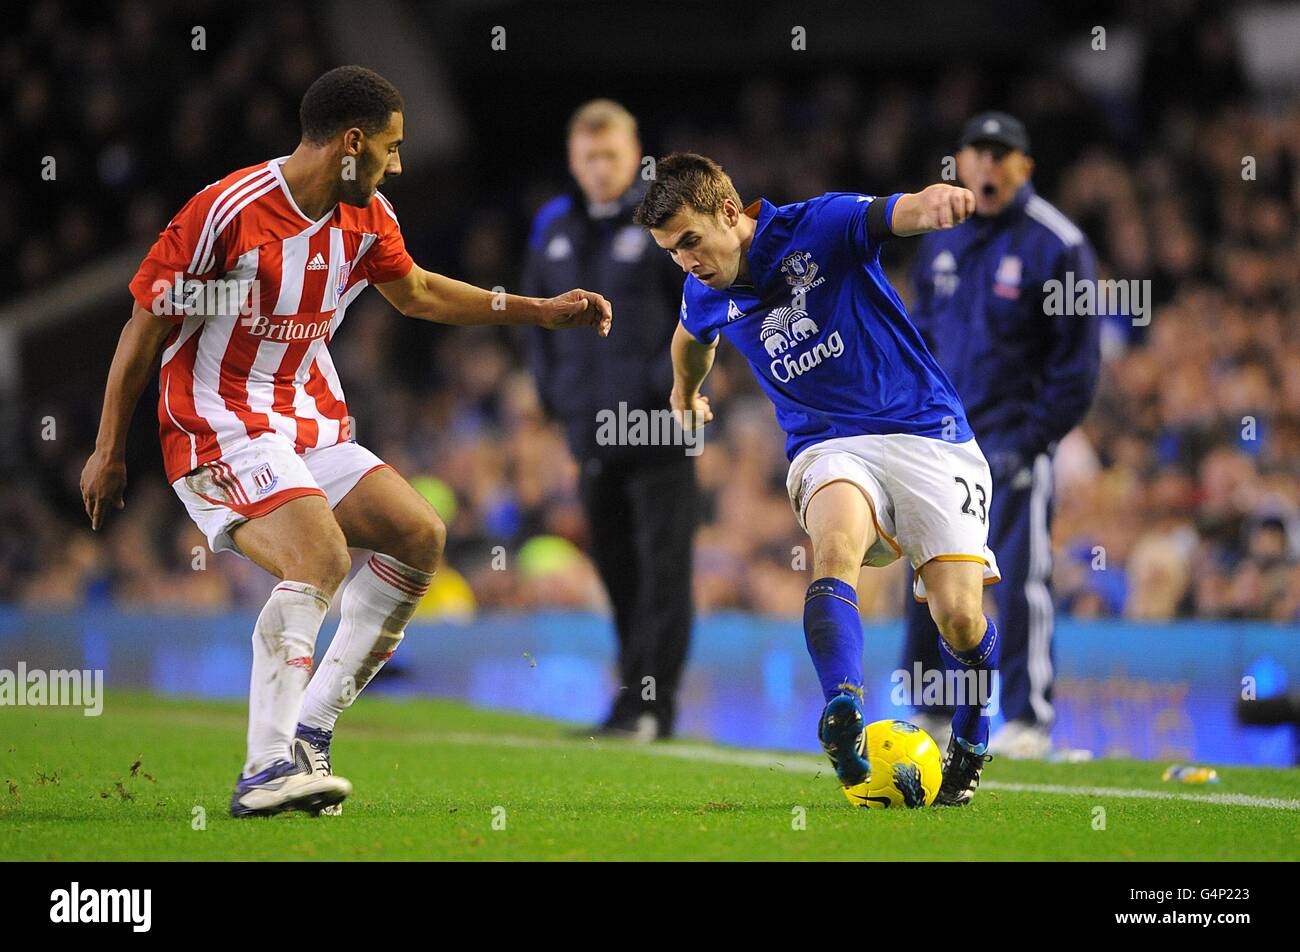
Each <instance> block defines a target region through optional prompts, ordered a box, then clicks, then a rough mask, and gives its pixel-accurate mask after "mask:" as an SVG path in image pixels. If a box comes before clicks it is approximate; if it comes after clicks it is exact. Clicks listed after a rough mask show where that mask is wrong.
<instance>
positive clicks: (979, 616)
mask: <svg viewBox="0 0 1300 952" xmlns="http://www.w3.org/2000/svg"><path fill="white" fill-rule="evenodd" d="M933 614H934V623H935V625H936V626H937V627H938V629H939V633H940V634H942V635H943V637H944V640H945V641H947V642H948V644H950V645H952V646H953V647H954V648H956V649H957V650H958V651H967V650H969V649H971V648H974V647H975V646H976V645H978V644H979V643H980V639H981V638H982V637H983V636H984V631H983V627H984V612H983V610H982V609H981V607H980V606H979V605H976V604H968V603H963V602H957V603H954V604H952V605H946V606H940V607H939V608H937V609H935V610H934V611H933Z"/></svg>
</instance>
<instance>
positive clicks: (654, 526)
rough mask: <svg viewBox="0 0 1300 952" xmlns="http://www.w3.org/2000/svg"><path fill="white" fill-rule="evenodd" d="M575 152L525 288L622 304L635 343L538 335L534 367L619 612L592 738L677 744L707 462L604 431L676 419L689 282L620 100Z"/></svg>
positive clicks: (579, 118) (591, 116) (585, 108)
mask: <svg viewBox="0 0 1300 952" xmlns="http://www.w3.org/2000/svg"><path fill="white" fill-rule="evenodd" d="M568 148H569V170H570V172H571V173H572V174H573V178H574V181H575V182H576V183H577V187H576V188H575V189H573V190H571V191H570V192H566V193H565V194H563V195H561V196H559V197H557V198H555V199H553V200H552V201H550V202H549V203H547V204H546V205H544V206H543V207H542V208H541V210H540V211H539V212H538V213H537V217H536V219H535V220H534V223H533V229H532V235H531V237H530V239H529V243H528V245H529V247H528V257H527V263H526V265H525V269H524V282H523V287H524V289H534V290H535V289H540V288H549V287H557V286H559V284H563V283H564V282H565V281H566V280H569V279H570V278H572V277H574V276H577V275H582V276H583V279H584V280H586V281H588V282H589V286H590V287H598V288H600V289H601V290H602V291H603V292H604V293H605V294H607V295H608V297H609V299H610V300H611V301H614V302H616V303H617V307H618V311H619V314H620V315H622V316H623V317H624V319H625V321H626V332H625V333H623V334H622V335H617V334H616V335H614V336H613V337H610V338H609V339H608V340H602V341H601V343H602V344H606V345H608V346H605V347H584V346H581V345H579V346H574V344H573V342H572V341H567V340H564V339H562V337H561V335H558V334H549V333H548V334H535V335H533V339H532V342H531V343H532V348H531V362H532V369H533V373H534V376H535V378H536V381H537V390H538V393H539V395H540V397H541V401H542V404H543V406H544V407H545V409H546V411H547V413H548V415H550V416H551V417H552V418H553V419H556V420H558V421H560V422H561V423H562V424H563V425H564V428H565V433H566V436H567V438H568V443H569V450H570V452H572V453H573V455H574V457H575V458H576V459H577V461H578V463H579V465H580V466H581V468H582V473H581V477H580V479H581V484H580V492H581V495H582V503H583V508H584V509H585V511H586V514H587V522H588V524H589V527H590V534H591V554H592V558H593V560H594V561H595V563H596V567H597V569H598V570H599V572H600V576H601V580H602V581H603V582H604V583H605V589H606V591H607V592H608V593H609V600H610V603H611V605H612V607H613V610H614V627H615V630H616V632H617V635H618V646H619V655H618V688H617V695H616V696H615V699H614V703H613V705H612V706H611V708H610V711H609V715H608V717H607V718H606V719H605V720H604V722H603V723H602V724H600V725H598V726H597V727H596V728H594V731H593V732H594V733H599V734H602V735H605V736H621V737H627V738H630V739H637V740H657V739H662V738H666V737H670V736H671V735H672V733H673V721H674V718H675V714H676V695H677V686H678V684H679V683H680V681H681V676H682V669H683V667H684V665H685V663H686V656H687V650H688V647H689V644H690V636H691V622H692V616H693V605H692V600H691V550H692V545H693V542H694V535H695V524H696V518H697V517H696V513H697V509H698V505H697V488H696V482H695V457H694V455H692V454H691V453H690V449H691V448H690V447H684V446H683V445H680V444H678V445H673V444H672V443H668V442H666V441H664V442H660V441H647V440H645V439H639V438H636V431H635V430H633V429H632V428H630V427H628V428H625V429H626V430H627V432H625V433H620V431H619V428H618V427H616V426H611V425H605V424H607V423H608V422H610V421H612V420H628V421H634V420H636V419H638V418H645V415H648V414H654V413H660V414H667V413H668V412H669V411H668V397H669V395H670V393H671V392H672V386H673V377H672V359H671V357H670V356H669V353H670V348H671V345H672V339H673V332H674V330H675V329H676V327H677V315H678V310H679V305H680V303H681V296H682V277H681V272H680V271H679V270H678V269H677V266H676V265H674V264H673V262H672V260H671V259H670V258H669V257H668V256H667V255H665V254H663V253H661V252H660V251H659V249H658V248H656V247H655V245H654V242H652V241H651V240H650V236H649V235H648V234H646V232H645V230H644V229H642V228H640V227H638V226H637V225H635V224H633V222H632V213H633V211H634V210H635V209H636V207H637V205H638V204H639V203H640V201H641V198H642V196H643V195H644V194H645V183H644V182H643V181H641V179H640V177H639V173H640V170H641V154H642V153H641V143H640V141H639V139H638V136H637V123H636V119H635V118H634V117H633V116H632V114H631V113H630V112H628V111H627V110H626V109H625V108H623V107H622V106H621V105H619V104H618V103H616V102H613V101H612V100H609V99H595V100H592V101H591V102H588V103H585V104H584V105H582V106H581V107H579V108H578V110H577V111H576V112H575V113H574V114H573V117H572V118H571V119H570V121H569V133H568ZM566 287H567V286H566ZM528 293H531V291H529V292H528ZM650 419H653V417H650ZM643 429H644V428H643ZM650 429H651V430H653V429H654V428H653V427H652V428H650ZM611 437H612V438H611ZM624 437H625V438H624ZM656 444H657V445H656ZM696 446H697V447H698V443H697V444H696ZM695 452H696V453H698V449H696V450H695Z"/></svg>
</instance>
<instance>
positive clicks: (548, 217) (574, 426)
mask: <svg viewBox="0 0 1300 952" xmlns="http://www.w3.org/2000/svg"><path fill="white" fill-rule="evenodd" d="M644 194H645V189H644V186H643V185H642V183H640V182H638V183H637V184H636V185H634V186H633V187H632V188H631V189H629V190H628V191H627V192H626V193H625V194H624V195H623V197H622V198H621V199H619V201H618V202H617V210H616V211H615V212H614V213H613V214H612V215H610V216H608V217H603V218H593V217H592V216H591V214H590V213H589V212H588V208H587V203H586V200H585V199H584V198H583V197H582V196H581V194H580V193H577V192H574V193H572V194H566V195H561V196H559V197H558V198H555V199H553V200H551V201H550V202H548V203H547V204H546V205H544V206H542V208H541V210H540V211H539V212H538V213H537V217H536V219H535V220H534V222H533V227H532V232H531V234H530V236H529V240H528V252H527V259H526V262H525V265H524V278H523V287H522V291H523V293H524V294H528V295H533V296H536V297H553V296H554V295H557V294H562V293H564V292H565V291H568V290H570V289H572V288H584V289H586V290H588V291H596V292H599V293H600V294H603V295H604V296H605V297H606V298H607V299H608V300H609V301H610V302H611V304H612V305H613V307H614V325H613V328H612V330H611V331H610V335H609V337H607V338H601V337H600V336H598V335H597V334H596V333H594V332H593V331H591V330H588V329H585V328H583V329H565V330H558V331H548V330H542V329H540V328H537V329H534V330H532V331H531V332H530V333H531V338H530V360H531V365H532V370H533V374H534V377H535V379H536V381H537V389H538V393H539V394H540V396H541V400H542V404H543V406H544V408H545V409H546V412H547V413H548V414H549V415H551V416H552V417H554V418H555V419H557V420H559V421H560V422H561V423H562V424H563V426H564V428H565V432H566V435H567V437H568V442H569V449H570V451H571V452H572V453H573V455H574V456H575V457H577V458H578V459H579V460H583V459H587V458H592V457H595V458H600V459H628V458H637V457H642V456H650V457H660V456H664V455H676V456H681V455H682V448H681V447H680V446H677V447H671V446H670V447H653V446H618V445H613V446H601V445H598V444H597V441H596V431H597V416H596V415H597V413H598V412H600V411H601V410H609V411H612V412H613V413H615V414H617V413H618V412H619V404H620V403H626V404H627V409H628V410H637V409H640V410H666V409H667V408H668V396H669V393H670V392H671V391H672V384H673V371H672V354H671V343H672V338H673V331H674V330H675V328H676V327H677V316H678V311H679V309H680V304H681V296H682V272H681V269H679V268H678V267H677V265H675V264H674V263H673V261H672V259H671V258H669V256H668V253H667V252H665V251H662V250H660V248H659V247H658V246H657V245H655V243H654V239H652V238H651V237H650V233H649V232H648V231H646V230H645V229H644V228H642V227H640V226H639V225H635V224H633V223H632V213H633V211H635V209H636V206H637V204H638V203H639V202H640V201H641V197H642V195H644Z"/></svg>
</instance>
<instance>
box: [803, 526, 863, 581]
mask: <svg viewBox="0 0 1300 952" xmlns="http://www.w3.org/2000/svg"><path fill="white" fill-rule="evenodd" d="M861 548H862V547H861V545H860V544H859V543H858V542H856V541H855V540H854V539H852V538H850V537H849V534H848V533H847V532H840V531H832V532H827V533H826V534H824V535H823V536H821V537H820V538H819V539H817V540H815V541H814V543H813V570H814V572H815V573H816V575H817V577H818V578H825V577H826V576H828V575H829V576H834V577H836V578H842V577H843V576H845V575H850V574H855V573H856V572H857V571H858V569H859V567H861V565H862V551H861Z"/></svg>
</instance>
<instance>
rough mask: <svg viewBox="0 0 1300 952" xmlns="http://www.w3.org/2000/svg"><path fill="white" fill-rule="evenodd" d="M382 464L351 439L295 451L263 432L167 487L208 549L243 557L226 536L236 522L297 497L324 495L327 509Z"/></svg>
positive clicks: (282, 438) (277, 436)
mask: <svg viewBox="0 0 1300 952" xmlns="http://www.w3.org/2000/svg"><path fill="white" fill-rule="evenodd" d="M386 465H387V464H386V463H385V462H384V461H383V460H381V459H380V458H379V457H378V456H376V455H375V454H374V453H372V452H370V450H368V449H366V448H365V447H364V446H361V445H359V444H357V443H352V442H347V443H336V444H334V445H333V446H322V447H319V448H317V449H310V450H308V451H307V452H306V453H303V454H299V453H297V452H296V451H295V450H294V448H293V444H292V443H290V442H289V441H288V440H287V439H285V438H284V437H283V436H281V435H280V434H278V433H263V434H262V435H261V436H259V437H257V438H256V439H253V440H249V441H248V442H246V443H241V444H240V445H239V446H236V447H234V448H232V449H230V450H229V451H227V452H226V454H225V455H224V456H222V457H221V459H219V460H214V461H213V462H211V463H208V464H206V465H204V466H200V467H199V468H198V469H196V470H193V471H192V472H190V473H187V474H186V475H184V476H182V477H181V478H180V479H178V480H176V481H175V482H174V483H172V489H174V490H176V495H177V496H180V498H181V502H183V503H185V508H186V509H187V510H189V514H190V518H191V519H193V520H194V524H195V525H196V526H198V527H199V530H200V531H201V532H202V533H203V534H204V535H205V536H207V537H208V546H209V548H211V549H212V551H213V552H223V551H226V552H234V553H235V554H236V555H240V556H243V555H244V553H242V552H240V551H239V547H238V546H237V545H235V540H234V539H233V538H232V537H231V532H232V531H233V530H234V529H235V528H236V527H237V526H239V525H240V524H241V523H244V522H247V521H248V520H249V519H255V518H257V517H258V516H264V515H266V514H267V513H268V512H270V511H271V510H273V509H276V508H278V507H279V506H282V505H284V504H285V503H286V502H288V501H289V500H290V499H297V498H298V497H299V496H324V497H325V501H326V502H328V503H329V506H330V508H331V509H333V508H334V507H335V506H337V505H338V504H339V501H340V500H341V499H342V498H343V497H344V496H346V495H347V494H348V493H349V492H351V491H352V488H353V487H354V486H356V484H357V483H359V482H360V481H361V479H362V477H364V476H366V475H368V474H369V473H372V472H374V471H375V470H377V469H379V468H380V467H383V466H386ZM245 557H246V556H245Z"/></svg>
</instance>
